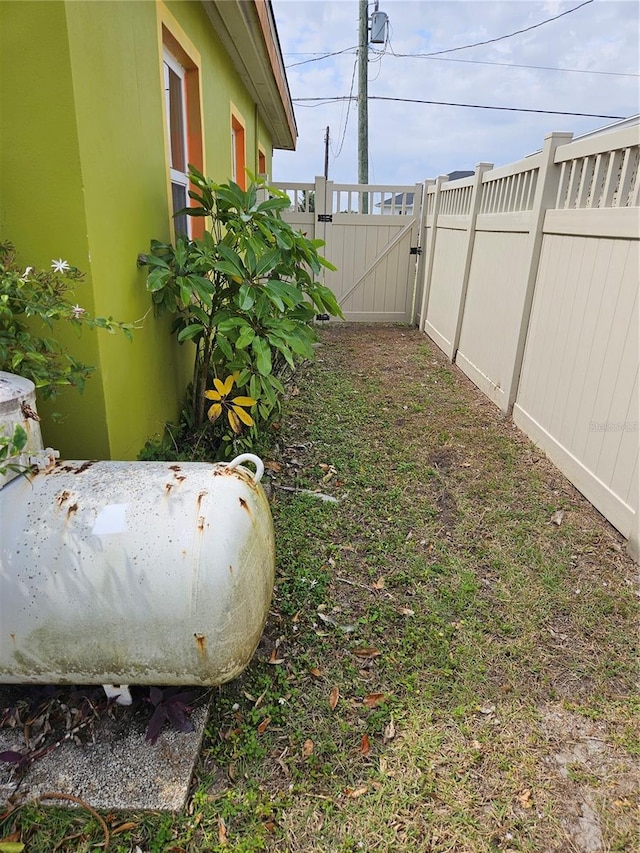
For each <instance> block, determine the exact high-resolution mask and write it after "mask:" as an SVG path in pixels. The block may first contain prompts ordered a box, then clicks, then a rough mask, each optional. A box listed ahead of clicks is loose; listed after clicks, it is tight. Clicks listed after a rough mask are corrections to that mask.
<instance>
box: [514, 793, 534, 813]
mask: <svg viewBox="0 0 640 853" xmlns="http://www.w3.org/2000/svg"><path fill="white" fill-rule="evenodd" d="M518 802H519V803H520V805H521V806H522V808H523V809H530V808H533V800H532V798H531V788H525V789H524V791H520V793H519V794H518Z"/></svg>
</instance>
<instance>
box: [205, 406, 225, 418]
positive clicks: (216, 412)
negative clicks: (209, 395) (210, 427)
mask: <svg viewBox="0 0 640 853" xmlns="http://www.w3.org/2000/svg"><path fill="white" fill-rule="evenodd" d="M221 414H222V403H214V404H213V406H211V408H210V409H209V411H208V412H207V417H208V418H209V420H210V421H211V423H214V422H215V421H217V420H218V418H219V417H220V415H221Z"/></svg>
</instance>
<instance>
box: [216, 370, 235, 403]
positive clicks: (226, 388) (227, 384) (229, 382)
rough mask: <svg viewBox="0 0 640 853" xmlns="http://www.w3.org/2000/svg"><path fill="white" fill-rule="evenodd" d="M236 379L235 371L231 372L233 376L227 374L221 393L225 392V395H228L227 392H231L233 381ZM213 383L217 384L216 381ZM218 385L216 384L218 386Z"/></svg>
mask: <svg viewBox="0 0 640 853" xmlns="http://www.w3.org/2000/svg"><path fill="white" fill-rule="evenodd" d="M235 381H236V379H235V376H234V375H233V373H232V374H231V376H227V378H226V379H225V380H224V385H223V386H222V391H220V393H221V394H224V396H225V397H226V396H227V394H230V393H231V389H232V388H233V383H234V382H235ZM213 384H214V385H216V383H215V381H214V383H213ZM217 387H218V386H217V385H216V388H217Z"/></svg>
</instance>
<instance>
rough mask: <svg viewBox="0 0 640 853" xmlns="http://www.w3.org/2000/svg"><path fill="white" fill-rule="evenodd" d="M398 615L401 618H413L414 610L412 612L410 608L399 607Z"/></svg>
mask: <svg viewBox="0 0 640 853" xmlns="http://www.w3.org/2000/svg"><path fill="white" fill-rule="evenodd" d="M400 613H401V614H402V615H403V616H415V615H416V613H415V610H412V609H411V608H410V607H401V608H400Z"/></svg>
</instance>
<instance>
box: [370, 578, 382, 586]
mask: <svg viewBox="0 0 640 853" xmlns="http://www.w3.org/2000/svg"><path fill="white" fill-rule="evenodd" d="M371 587H372V589H384V578H383V577H380V578H378V580H377V581H375V583H372V584H371Z"/></svg>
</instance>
